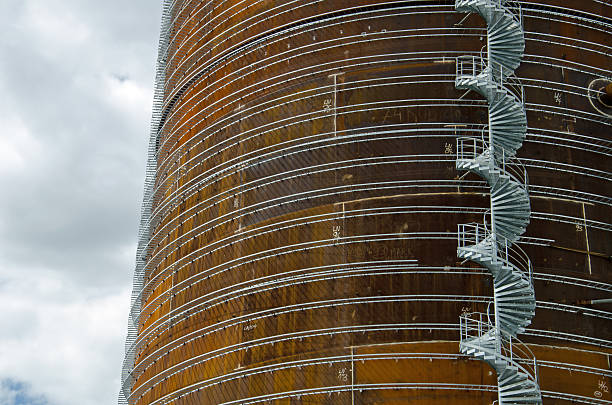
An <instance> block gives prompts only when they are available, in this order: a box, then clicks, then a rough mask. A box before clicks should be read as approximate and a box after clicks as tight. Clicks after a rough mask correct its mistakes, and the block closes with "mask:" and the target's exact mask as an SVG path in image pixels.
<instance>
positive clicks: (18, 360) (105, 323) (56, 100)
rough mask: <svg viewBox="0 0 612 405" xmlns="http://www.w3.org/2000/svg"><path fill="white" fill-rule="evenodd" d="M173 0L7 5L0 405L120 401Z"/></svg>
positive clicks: (1, 130) (0, 169)
mask: <svg viewBox="0 0 612 405" xmlns="http://www.w3.org/2000/svg"><path fill="white" fill-rule="evenodd" d="M161 3H162V1H161V0H127V1H119V0H0V24H1V25H0V27H1V28H0V197H1V198H0V405H13V404H37V405H38V404H50V405H55V404H58V405H64V404H65V405H72V404H74V405H76V404H79V405H89V404H109V403H111V404H112V403H116V400H117V393H118V389H119V377H120V371H121V361H122V358H123V350H124V347H123V345H124V339H125V335H126V333H127V311H128V305H129V295H130V292H131V279H132V273H133V268H134V257H135V252H136V238H137V226H138V220H139V211H140V204H141V199H142V188H143V184H144V170H145V159H146V156H145V155H146V146H147V145H146V144H147V138H148V133H149V121H150V115H151V105H152V94H153V91H152V88H153V79H154V77H153V76H154V63H155V59H156V52H157V39H158V36H159V21H160V18H161Z"/></svg>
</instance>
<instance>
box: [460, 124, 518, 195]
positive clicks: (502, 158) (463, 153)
mask: <svg viewBox="0 0 612 405" xmlns="http://www.w3.org/2000/svg"><path fill="white" fill-rule="evenodd" d="M487 129H488V127H484V128H483V129H482V130H481V131H478V132H476V133H475V134H474V135H475V136H466V137H459V138H457V159H462V160H476V159H477V158H478V157H481V156H482V157H488V158H489V159H490V158H491V147H490V145H489V143H488V142H487V141H485V139H486V137H485V135H484V133H485V132H486V130H487ZM477 136H478V137H477ZM494 156H495V161H494V162H492V163H493V164H494V165H495V166H496V168H497V169H499V170H500V172H501V173H502V174H503V175H507V176H510V177H511V178H512V179H513V180H514V181H515V182H517V183H518V184H521V185H523V186H524V188H525V190H526V191H529V176H528V174H527V168H525V166H524V165H523V163H522V162H521V161H520V160H519V159H517V158H516V157H514V156H508V155H507V153H506V151H505V149H502V148H497V149H496V150H495V152H494Z"/></svg>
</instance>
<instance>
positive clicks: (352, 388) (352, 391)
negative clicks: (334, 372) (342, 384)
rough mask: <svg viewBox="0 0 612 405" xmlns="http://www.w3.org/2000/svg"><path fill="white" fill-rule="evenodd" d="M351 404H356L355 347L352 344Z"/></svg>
mask: <svg viewBox="0 0 612 405" xmlns="http://www.w3.org/2000/svg"><path fill="white" fill-rule="evenodd" d="M351 405H355V347H353V346H351Z"/></svg>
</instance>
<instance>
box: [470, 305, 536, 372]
mask: <svg viewBox="0 0 612 405" xmlns="http://www.w3.org/2000/svg"><path fill="white" fill-rule="evenodd" d="M459 331H460V342H461V343H462V344H469V345H472V346H476V347H478V348H479V349H480V350H482V351H485V350H486V348H485V347H483V346H478V345H477V344H476V343H473V340H474V339H478V338H484V337H485V336H486V335H490V336H495V337H496V341H499V343H496V347H499V349H500V350H499V351H497V353H496V355H497V356H499V358H500V359H503V360H505V361H507V362H508V363H510V364H512V365H514V366H515V367H517V368H518V369H521V371H523V373H525V374H526V375H528V376H529V377H530V378H531V379H532V380H533V381H535V382H537V381H538V369H537V359H536V357H535V355H534V354H533V351H532V350H531V349H530V348H529V346H527V345H526V344H525V343H523V342H522V341H521V340H520V339H518V338H516V337H512V335H510V334H508V333H506V332H504V331H503V330H501V329H499V328H498V327H496V326H495V324H494V323H492V322H491V321H490V318H489V315H488V314H485V313H482V312H469V313H465V314H462V315H461V316H460V317H459ZM491 353H493V352H491Z"/></svg>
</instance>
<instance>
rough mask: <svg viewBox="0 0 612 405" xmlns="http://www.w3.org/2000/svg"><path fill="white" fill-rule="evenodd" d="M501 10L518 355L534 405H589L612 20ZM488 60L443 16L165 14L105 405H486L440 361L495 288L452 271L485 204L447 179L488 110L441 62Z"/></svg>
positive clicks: (597, 328) (224, 10)
mask: <svg viewBox="0 0 612 405" xmlns="http://www.w3.org/2000/svg"><path fill="white" fill-rule="evenodd" d="M521 3H522V5H523V7H522V15H523V18H524V27H525V38H526V50H525V56H524V58H523V62H522V64H521V66H520V68H519V69H518V70H517V76H518V77H520V78H521V81H522V85H523V88H524V94H525V102H526V109H527V114H528V123H529V128H528V135H527V140H526V142H525V144H524V145H523V147H522V148H521V149H520V151H519V155H518V156H519V158H520V159H521V161H522V163H523V164H524V165H525V166H526V167H527V170H528V174H529V181H530V186H529V192H530V196H531V209H532V216H531V223H530V225H529V227H528V229H527V233H526V234H525V235H524V237H523V239H522V241H521V242H520V245H521V247H522V248H523V249H524V250H525V251H526V252H527V254H528V255H529V257H530V258H531V261H532V263H533V266H534V276H533V277H534V285H535V292H536V300H537V308H536V316H535V318H534V320H533V323H532V324H531V325H530V326H529V327H528V329H527V330H526V332H525V333H523V334H522V335H521V339H522V340H523V341H524V342H525V343H527V344H528V345H529V347H530V348H531V350H532V351H533V352H534V353H535V355H536V357H537V360H538V370H539V377H540V381H539V383H540V388H541V390H542V394H543V399H544V403H545V404H569V403H588V404H604V403H608V401H610V400H612V397H611V396H610V392H609V391H610V388H611V381H610V376H611V371H610V356H611V355H612V342H611V341H610V338H611V335H612V327H611V321H610V320H611V318H612V316H611V314H610V312H609V311H610V309H611V308H612V306H610V304H605V303H599V302H598V301H596V300H601V299H606V298H610V296H611V291H612V285H611V274H612V273H611V271H610V270H611V265H612V263H611V259H610V257H611V256H612V243H611V242H610V241H611V238H610V236H611V232H612V218H611V215H610V212H611V211H610V205H611V204H612V196H611V193H610V190H611V188H610V180H611V174H610V155H611V154H612V127H611V122H612V116H610V115H607V114H606V110H604V109H601V108H599V109H598V108H596V107H597V104H596V102H597V100H596V99H597V95H598V94H599V93H596V94H595V96H590V94H591V93H590V90H589V85H590V84H591V83H592V82H593V81H594V80H596V79H598V80H600V81H602V83H603V82H605V80H608V81H609V79H610V78H611V77H612V72H611V71H610V66H612V57H611V47H612V43H611V38H612V36H611V35H610V32H611V31H612V19H611V18H610V16H612V6H611V5H610V2H609V1H593V0H591V1H586V0H573V1H570V0H556V1H555V0H538V1H530V2H521ZM485 42H486V32H485V31H484V26H483V22H482V19H481V18H479V17H478V16H476V15H470V16H469V17H467V18H465V15H464V14H460V13H457V12H455V10H454V5H453V2H448V1H388V0H386V1H382V0H381V1H373V0H367V1H366V0H350V1H349V0H346V1H345V0H334V1H331V0H319V1H317V0H311V1H302V0H300V1H292V0H286V1H255V0H251V1H240V0H233V1H220V0H214V1H209V0H205V1H187V0H184V1H166V2H165V14H164V19H163V22H162V36H161V40H160V57H159V66H158V76H157V91H156V104H155V105H154V117H153V125H152V134H151V144H150V148H149V156H150V159H149V166H148V168H147V183H146V185H145V201H144V203H143V217H142V222H141V230H140V241H139V248H138V257H137V267H136V273H135V277H134V285H135V287H134V294H133V303H132V308H131V312H130V325H129V327H130V329H129V334H128V339H127V343H126V359H125V363H124V371H123V375H122V379H123V384H122V391H121V393H120V403H126V402H127V403H130V404H166V403H176V404H199V403H203V404H221V403H227V404H250V403H273V404H300V403H304V404H309V403H312V404H380V403H385V404H387V403H388V404H406V403H411V404H448V403H453V404H475V403H478V404H489V403H492V402H493V401H494V400H495V399H496V398H497V388H496V379H495V373H494V372H493V370H492V369H491V368H489V366H487V365H485V364H484V363H481V362H479V361H476V360H474V359H471V358H469V357H468V356H463V355H461V354H459V347H458V340H459V332H458V330H459V325H458V318H459V316H460V314H461V313H464V312H470V311H480V312H484V311H486V309H487V306H488V305H489V303H490V302H491V297H492V293H491V289H492V281H491V277H490V276H489V275H488V272H487V271H486V270H485V269H482V268H478V267H477V266H476V265H473V264H471V263H470V262H467V263H461V262H460V261H458V260H457V258H456V254H457V252H456V249H457V224H460V223H468V222H481V221H482V218H483V216H485V215H486V210H487V209H488V207H489V198H488V194H487V192H488V188H487V187H486V185H485V183H484V182H483V181H482V179H480V178H479V177H477V176H475V175H471V174H470V175H465V176H462V174H463V173H459V172H457V171H456V169H455V144H456V142H455V141H456V138H457V137H459V136H463V135H464V134H467V133H472V132H473V131H474V130H480V129H482V128H483V124H486V120H487V115H486V114H487V106H486V104H485V101H484V100H483V99H482V97H480V96H478V95H476V94H474V93H468V94H466V95H464V94H463V92H461V91H458V90H456V89H455V87H454V75H455V59H454V58H455V57H457V56H460V55H479V54H480V52H481V49H482V48H483V46H484V45H485ZM601 87H602V86H600V87H597V89H596V90H598V89H599V88H601ZM462 96H463V97H462ZM594 300H595V301H594Z"/></svg>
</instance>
